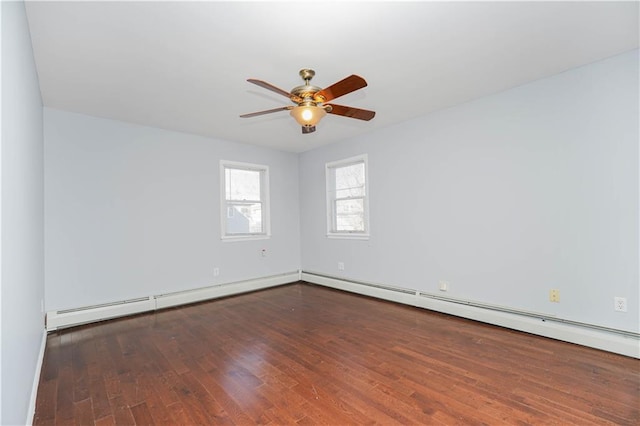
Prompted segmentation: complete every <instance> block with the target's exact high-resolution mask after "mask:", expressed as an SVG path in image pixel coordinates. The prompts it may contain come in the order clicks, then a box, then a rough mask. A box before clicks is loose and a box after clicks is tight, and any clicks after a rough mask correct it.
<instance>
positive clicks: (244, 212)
mask: <svg viewBox="0 0 640 426" xmlns="http://www.w3.org/2000/svg"><path fill="white" fill-rule="evenodd" d="M220 181H221V191H220V192H221V210H220V211H221V217H222V238H223V239H230V240H231V239H255V238H268V237H269V235H270V232H269V168H268V167H267V166H261V165H257V164H247V163H236V162H231V161H224V160H223V161H221V162H220Z"/></svg>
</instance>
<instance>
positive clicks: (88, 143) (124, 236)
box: [44, 108, 300, 311]
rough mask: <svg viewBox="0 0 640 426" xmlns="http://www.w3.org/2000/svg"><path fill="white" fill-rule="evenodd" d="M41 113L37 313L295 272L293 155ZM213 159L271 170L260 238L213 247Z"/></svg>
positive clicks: (216, 241) (216, 191)
mask: <svg viewBox="0 0 640 426" xmlns="http://www.w3.org/2000/svg"><path fill="white" fill-rule="evenodd" d="M44 111H45V112H44V128H45V271H46V272H45V275H46V279H45V286H46V310H47V311H52V310H61V309H69V308H77V307H85V306H90V305H95V304H101V303H109V302H113V301H121V300H127V299H132V298H137V297H145V296H150V295H157V294H163V293H170V292H176V291H182V290H190V289H195V288H200V287H206V286H210V285H214V284H221V283H229V282H235V281H239V280H245V279H252V278H258V277H266V276H270V275H275V274H281V273H287V272H292V271H297V270H298V268H299V266H300V228H299V226H300V225H299V213H298V205H299V201H298V193H299V190H298V158H297V155H296V154H292V153H285V152H280V151H274V150H269V149H261V148H257V147H255V146H249V145H243V144H236V143H231V142H225V141H220V140H214V139H209V138H204V137H199V136H195V135H188V134H183V133H176V132H170V131H165V130H161V129H154V128H148V127H142V126H138V125H133V124H127V123H123V122H118V121H112V120H105V119H100V118H95V117H89V116H85V115H79V114H73V113H69V112H63V111H59V110H54V109H49V108H45V110H44ZM221 159H225V160H233V161H241V162H249V163H257V164H265V165H267V166H269V172H270V176H269V178H270V186H271V191H270V196H271V233H272V236H271V238H270V239H268V240H260V241H240V242H222V241H221V239H220V233H221V230H220V210H219V206H220V181H219V179H220V173H219V163H220V160H221ZM263 248H265V249H266V250H267V256H266V257H262V256H261V249H263ZM215 267H218V268H220V276H219V277H214V275H213V269H214V268H215Z"/></svg>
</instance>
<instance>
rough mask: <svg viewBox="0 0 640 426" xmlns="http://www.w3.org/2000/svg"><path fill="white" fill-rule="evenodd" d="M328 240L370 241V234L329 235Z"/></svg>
mask: <svg viewBox="0 0 640 426" xmlns="http://www.w3.org/2000/svg"><path fill="white" fill-rule="evenodd" d="M327 238H331V239H341V240H368V239H369V234H327Z"/></svg>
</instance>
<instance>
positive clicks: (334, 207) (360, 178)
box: [326, 155, 369, 238]
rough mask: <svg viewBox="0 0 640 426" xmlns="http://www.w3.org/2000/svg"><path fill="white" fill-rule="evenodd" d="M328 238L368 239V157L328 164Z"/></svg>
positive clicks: (363, 156)
mask: <svg viewBox="0 0 640 426" xmlns="http://www.w3.org/2000/svg"><path fill="white" fill-rule="evenodd" d="M326 168H327V236H329V237H339V238H368V237H369V199H368V193H367V156H366V155H361V156H358V157H353V158H348V159H346V160H342V161H336V162H333V163H328V164H327V165H326Z"/></svg>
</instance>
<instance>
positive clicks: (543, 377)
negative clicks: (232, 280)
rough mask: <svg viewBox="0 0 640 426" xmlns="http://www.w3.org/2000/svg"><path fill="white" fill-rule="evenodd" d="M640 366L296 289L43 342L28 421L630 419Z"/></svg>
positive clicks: (413, 311) (636, 416) (639, 392)
mask: <svg viewBox="0 0 640 426" xmlns="http://www.w3.org/2000/svg"><path fill="white" fill-rule="evenodd" d="M639 370H640V360H637V359H633V358H628V357H624V356H619V355H615V354H611V353H607V352H603V351H598V350H595V349H589V348H585V347H581V346H577V345H572V344H568V343H563V342H558V341H554V340H550V339H545V338H541V337H537V336H532V335H529V334H526V333H520V332H516V331H511V330H507V329H503V328H499V327H494V326H490V325H485V324H481V323H477V322H473V321H469V320H464V319H460V318H456V317H451V316H447V315H443V314H438V313H433V312H429V311H426V310H422V309H418V308H411V307H407V306H403V305H397V304H393V303H388V302H384V301H379V300H375V299H370V298H366V297H362V296H358V295H354V294H349V293H344V292H340V291H336V290H331V289H327V288H323V287H318V286H313V285H309V284H305V283H297V284H292V285H287V286H282V287H277V288H272V289H268V290H263V291H259V292H255V293H250V294H245V295H240V296H235V297H229V298H225V299H220V300H214V301H211V302H206V303H200V304H196V305H191V306H186V307H180V308H173V309H167V310H163V311H158V312H154V313H149V314H144V315H138V316H135V317H129V318H123V319H118V320H112V321H108V322H102V323H98V324H93V325H87V326H82V327H77V328H73V329H68V330H63V331H59V332H55V333H52V334H50V335H49V336H48V340H47V347H46V352H45V359H44V364H43V368H42V376H41V379H40V386H39V390H38V398H37V406H36V414H35V418H34V424H36V425H46V424H64V425H72V424H78V425H100V426H103V425H113V424H116V425H151V424H167V425H192V424H206V425H213V424H216V425H217V424H255V423H260V424H272V425H287V424H296V423H299V424H331V425H347V424H358V425H359V424H384V425H386V424H421V425H431V424H433V425H441V424H442V425H453V424H464V425H467V424H469V425H473V424H491V425H502V424H535V425H547V424H559V425H568V424H576V425H591V424H622V425H625V424H626V425H638V424H640V408H639V404H640V372H639Z"/></svg>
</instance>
